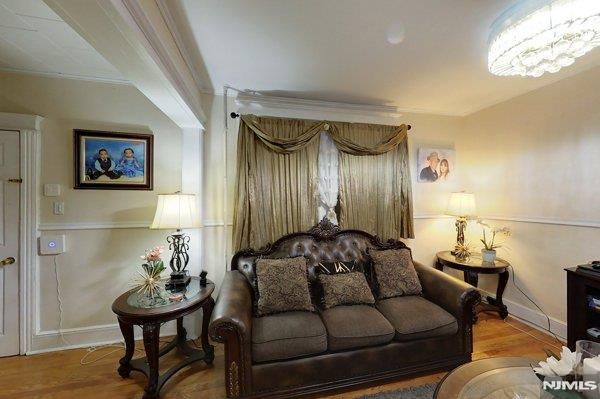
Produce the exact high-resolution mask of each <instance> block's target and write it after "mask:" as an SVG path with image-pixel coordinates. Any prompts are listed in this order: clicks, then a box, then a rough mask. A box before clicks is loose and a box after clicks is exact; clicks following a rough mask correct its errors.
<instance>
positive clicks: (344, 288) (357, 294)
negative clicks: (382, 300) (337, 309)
mask: <svg viewBox="0 0 600 399" xmlns="http://www.w3.org/2000/svg"><path fill="white" fill-rule="evenodd" d="M319 283H321V287H323V307H324V308H325V309H329V308H332V307H334V306H338V305H359V304H369V305H372V304H374V303H375V298H374V297H373V293H372V292H371V287H369V284H367V279H366V278H365V275H364V274H362V273H360V272H351V273H338V274H320V275H319Z"/></svg>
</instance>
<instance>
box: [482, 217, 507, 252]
mask: <svg viewBox="0 0 600 399" xmlns="http://www.w3.org/2000/svg"><path fill="white" fill-rule="evenodd" d="M477 223H479V224H480V225H481V226H482V229H483V238H482V239H480V241H481V242H482V243H483V246H484V249H486V250H487V251H495V250H496V249H498V248H502V246H503V245H504V243H505V242H506V239H508V237H510V234H511V232H510V228H508V227H492V226H490V225H489V224H487V223H485V222H484V221H483V220H478V221H477ZM486 230H487V231H488V234H487V235H486ZM497 235H501V236H504V237H505V239H504V241H501V242H498V241H496V236H497Z"/></svg>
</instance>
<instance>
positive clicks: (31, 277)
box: [0, 112, 44, 354]
mask: <svg viewBox="0 0 600 399" xmlns="http://www.w3.org/2000/svg"><path fill="white" fill-rule="evenodd" d="M43 119H44V118H43V117H41V116H39V115H26V114H13V113H6V112H0V129H5V130H15V131H18V132H19V136H20V138H21V140H20V141H21V144H20V149H19V151H20V154H19V158H20V168H21V179H23V183H22V184H21V190H20V193H19V195H20V201H19V204H20V223H19V227H20V237H19V257H20V259H19V319H20V321H19V335H20V338H19V353H20V354H25V353H27V351H28V350H29V348H30V347H31V342H32V337H33V335H34V334H35V333H36V332H37V329H38V326H39V323H38V316H39V309H38V297H39V295H38V293H39V278H38V271H39V259H38V255H37V237H38V224H39V220H38V215H39V192H38V190H39V189H38V188H39V181H40V174H41V167H40V161H41V130H40V126H41V123H42V121H43Z"/></svg>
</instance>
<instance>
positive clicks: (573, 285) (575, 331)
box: [565, 267, 600, 350]
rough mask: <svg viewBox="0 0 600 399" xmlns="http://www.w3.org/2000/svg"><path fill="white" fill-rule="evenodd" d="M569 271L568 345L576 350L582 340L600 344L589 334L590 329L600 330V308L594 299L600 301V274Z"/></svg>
mask: <svg viewBox="0 0 600 399" xmlns="http://www.w3.org/2000/svg"><path fill="white" fill-rule="evenodd" d="M565 270H566V271H567V345H568V346H569V349H571V350H575V342H577V341H578V340H580V339H587V340H591V341H596V342H600V339H598V338H594V337H592V336H591V335H589V334H588V333H587V330H588V329H589V328H593V327H597V328H600V306H594V303H593V300H592V299H597V300H600V273H595V272H592V271H589V272H588V271H585V270H578V269H577V268H576V267H573V268H570V269H565Z"/></svg>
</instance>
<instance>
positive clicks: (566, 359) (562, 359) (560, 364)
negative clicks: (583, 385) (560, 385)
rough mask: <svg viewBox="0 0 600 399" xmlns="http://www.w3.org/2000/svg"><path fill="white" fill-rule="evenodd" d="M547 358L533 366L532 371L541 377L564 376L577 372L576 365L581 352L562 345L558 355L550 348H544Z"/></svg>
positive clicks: (579, 360)
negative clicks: (572, 350)
mask: <svg viewBox="0 0 600 399" xmlns="http://www.w3.org/2000/svg"><path fill="white" fill-rule="evenodd" d="M545 352H546V355H548V358H547V359H546V361H541V362H540V363H539V365H538V367H533V372H534V373H536V374H537V375H538V376H543V377H565V376H568V375H571V374H575V373H576V372H577V366H579V364H580V362H581V353H577V352H571V351H570V350H569V348H567V347H565V346H563V347H562V351H561V352H560V356H558V355H556V354H555V353H554V352H552V351H551V350H546V351H545Z"/></svg>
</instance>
